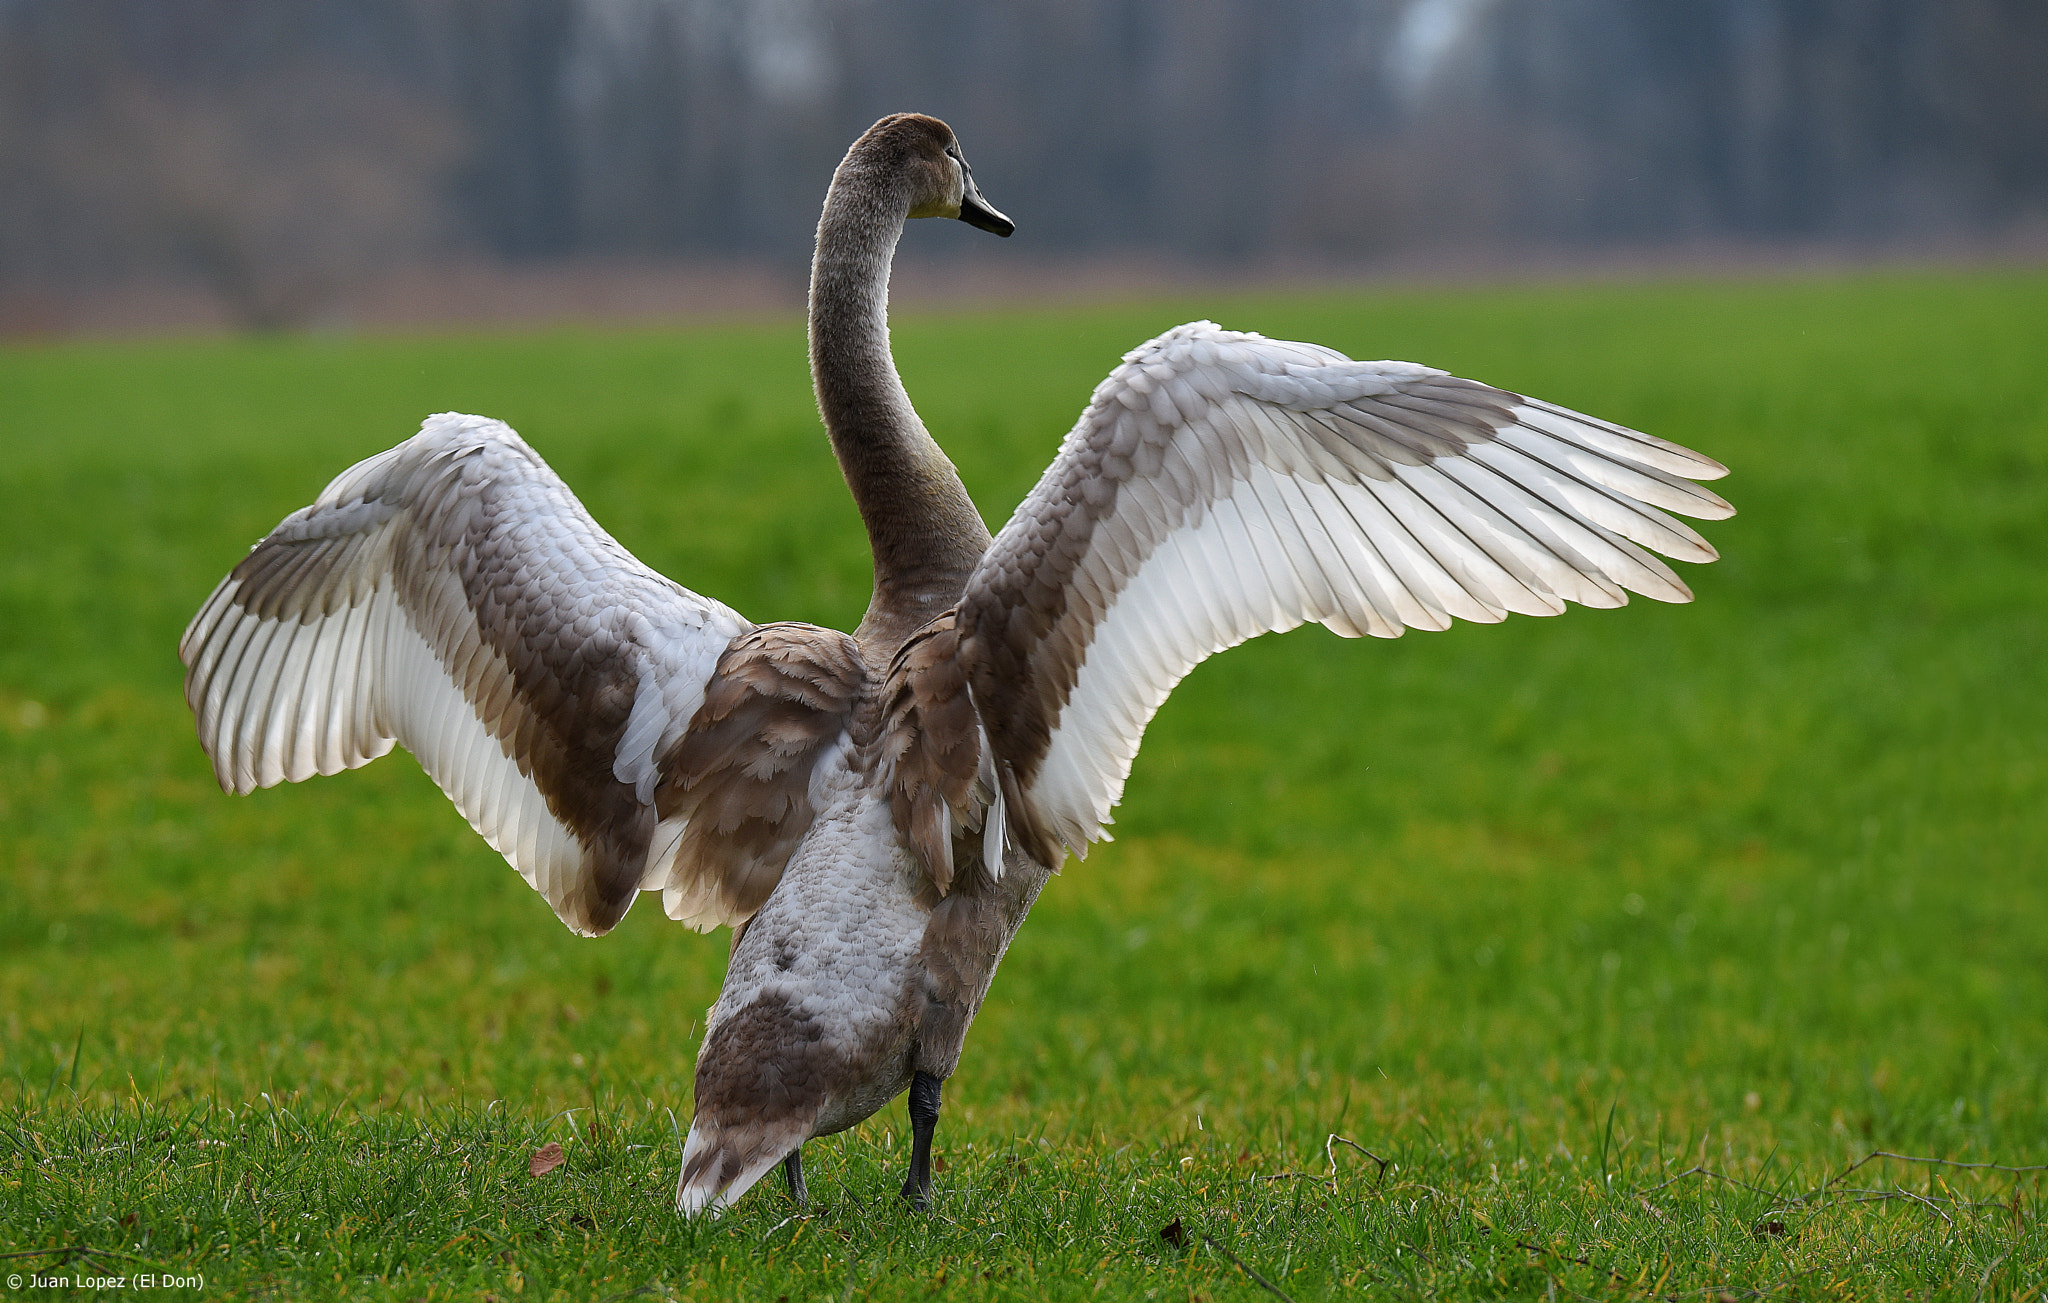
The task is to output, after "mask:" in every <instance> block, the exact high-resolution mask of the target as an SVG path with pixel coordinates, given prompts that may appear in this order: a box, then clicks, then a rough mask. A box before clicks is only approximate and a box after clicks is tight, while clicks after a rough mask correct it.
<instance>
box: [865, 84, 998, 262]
mask: <svg viewBox="0 0 2048 1303" xmlns="http://www.w3.org/2000/svg"><path fill="white" fill-rule="evenodd" d="M855 158H860V159H862V160H863V161H866V162H871V163H873V164H875V165H878V166H880V167H882V168H884V169H886V170H887V171H889V172H890V173H893V174H894V175H895V176H896V177H898V178H899V179H900V180H901V181H902V183H903V184H904V186H905V187H906V188H907V190H908V195H907V196H906V197H907V200H908V203H909V216H911V217H957V218H959V219H960V220H961V221H963V222H965V223H967V224H968V225H969V226H973V227H978V228H980V229H981V230H984V231H993V232H995V233H996V234H997V235H1005V236H1006V235H1008V234H1009V233H1010V232H1012V231H1014V230H1016V229H1017V226H1016V223H1014V222H1012V221H1011V220H1010V219H1009V218H1007V217H1005V216H1003V215H1002V214H1001V213H1000V212H998V211H996V209H995V207H994V206H993V205H992V204H990V203H989V202H988V200H986V199H983V198H982V197H981V191H980V190H979V189H977V188H976V187H975V184H974V169H973V168H971V167H969V166H967V156H966V155H965V154H963V153H961V152H960V141H959V140H958V139H957V138H956V137H955V136H954V135H953V129H952V128H951V127H949V126H947V125H946V124H945V123H943V122H941V121H939V120H938V119H937V118H930V117H926V116H925V115H924V114H922V113H896V114H892V115H890V116H889V117H886V118H883V119H882V120H881V121H880V122H877V123H876V124H875V125H874V126H872V127H869V128H868V129H867V133H866V134H865V135H863V136H862V137H861V138H860V139H859V140H857V141H855V142H854V145H853V149H852V150H851V151H849V153H848V154H847V160H848V161H849V162H851V161H852V160H854V159H855Z"/></svg>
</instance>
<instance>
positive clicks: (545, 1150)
mask: <svg viewBox="0 0 2048 1303" xmlns="http://www.w3.org/2000/svg"><path fill="white" fill-rule="evenodd" d="M567 1161H568V1159H567V1158H566V1157H565V1156H564V1155H563V1153H562V1147H561V1146H560V1145H558V1144H556V1143H555V1142H554V1141H552V1140H550V1141H548V1142H547V1143H546V1144H544V1145H542V1146H541V1147H540V1148H539V1149H536V1150H534V1151H533V1157H532V1158H529V1159H527V1160H526V1174H527V1175H528V1176H546V1175H547V1174H548V1173H549V1172H552V1171H554V1170H555V1169H556V1168H558V1167H560V1166H561V1165H562V1164H563V1163H565V1162H567Z"/></svg>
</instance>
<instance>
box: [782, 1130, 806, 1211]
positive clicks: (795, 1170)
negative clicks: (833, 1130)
mask: <svg viewBox="0 0 2048 1303" xmlns="http://www.w3.org/2000/svg"><path fill="white" fill-rule="evenodd" d="M782 1179H783V1180H785V1181H787V1182H789V1198H790V1202H792V1203H794V1204H795V1205H796V1206H797V1207H799V1208H801V1207H803V1206H804V1205H805V1204H807V1203H809V1202H810V1201H811V1194H810V1191H808V1190H806V1189H804V1149H803V1146H802V1145H798V1146H797V1147H796V1148H795V1149H792V1150H790V1151H789V1157H787V1158H785V1159H783V1160H782Z"/></svg>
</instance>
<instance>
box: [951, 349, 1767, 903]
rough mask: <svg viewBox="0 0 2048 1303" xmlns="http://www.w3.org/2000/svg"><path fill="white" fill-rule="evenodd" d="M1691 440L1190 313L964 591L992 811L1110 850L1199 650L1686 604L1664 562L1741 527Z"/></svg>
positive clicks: (1038, 834) (1067, 454) (1049, 858)
mask: <svg viewBox="0 0 2048 1303" xmlns="http://www.w3.org/2000/svg"><path fill="white" fill-rule="evenodd" d="M1726 473H1727V471H1726V468H1724V467H1722V466H1721V465H1719V464H1718V463H1716V462H1713V461H1710V460H1708V459H1707V458H1705V457H1701V456H1699V455H1698V454H1697V453H1693V452H1690V451H1688V450H1686V449H1684V448H1680V447H1678V446H1677V445H1676V444H1672V443H1667V442H1665V441H1664V440H1661V439H1656V438H1652V437H1651V436H1649V435H1644V434H1639V433H1636V432H1635V431H1633V430H1626V429H1623V428H1621V427H1619V426H1615V425H1610V424H1608V423H1606V422H1604V421H1598V420H1595V419H1593V418H1591V417H1587V416H1582V415H1580V414H1578V413H1576V412H1570V411H1566V410H1565V409H1563V408H1560V407H1554V406H1552V405H1550V404H1548V403H1544V402H1539V401H1537V400H1535V399H1530V398H1524V397H1522V396H1520V395H1518V394H1512V393H1508V392H1506V391H1504V390H1500V389H1494V388H1491V387H1489V386H1486V385H1482V384H1476V383H1474V382H1472V381H1469V380H1460V379H1458V378H1456V377H1454V376H1450V375H1446V374H1445V373H1443V372H1441V371H1435V370H1432V369H1430V368H1428V367H1422V366H1416V365H1414V364H1412V363H1407V362H1355V361H1352V360H1351V359H1350V358H1347V357H1345V356H1343V355H1342V354H1340V353H1336V352H1333V351H1332V350H1330V349H1326V348H1320V347H1317V346H1315V345H1312V344H1292V343H1284V342H1281V341H1278V340H1270V339H1266V338H1263V337H1261V336H1258V335H1248V334H1240V333H1237V332H1235V331H1226V330H1220V329H1218V328H1217V327H1216V326H1215V325H1213V324H1211V323H1209V322H1196V323H1193V324H1191V325H1186V326H1181V327H1178V328H1176V329H1174V330H1172V331H1169V332H1168V333H1167V334H1165V335H1162V336H1160V337H1159V338H1158V339H1155V340H1153V341H1151V342H1150V343H1148V344H1146V345H1144V346H1143V347H1141V348H1139V349H1137V350H1136V351H1134V352H1132V353H1130V354H1128V355H1126V356H1125V358H1124V362H1123V365H1121V366H1119V367H1118V368H1117V369H1116V370H1115V371H1114V372H1113V373H1111V375H1110V376H1109V378H1108V379H1107V380H1105V381H1104V382H1103V383H1102V385H1101V386H1100V387H1099V388H1098V389H1097V390H1096V391H1095V396H1094V399H1093V401H1092V402H1091V403H1090V404H1089V406H1088V409H1087V411H1085V412H1084V413H1083V414H1082V416H1081V420H1080V422H1079V424H1077V425H1076V426H1075V427H1074V430H1073V432H1072V433H1071V434H1069V435H1068V436H1067V439H1066V442H1065V443H1064V444H1063V445H1062V446H1061V449H1060V454H1059V456H1058V458H1057V459H1056V460H1055V461H1054V462H1053V464H1052V467H1051V468H1050V469H1049V470H1048V471H1047V472H1046V473H1045V476H1044V478H1043V479H1041V480H1040V481H1039V482H1038V486H1037V487H1036V488H1035V489H1033V490H1032V492H1031V495H1030V496H1029V497H1028V498H1027V499H1026V500H1025V502H1024V504H1023V505H1022V506H1021V507H1019V508H1018V509H1017V513H1016V514H1015V515H1014V516H1013V517H1012V518H1011V520H1010V522H1009V524H1008V525H1006V526H1005V527H1004V528H1003V531H1002V533H1001V534H999V535H998V536H997V537H996V539H995V542H994V543H993V545H992V546H991V547H990V549H989V551H988V553H987V555H986V556H985V557H984V558H983V560H982V563H981V565H980V566H979V567H978V568H977V569H976V571H975V573H974V575H973V576H972V578H970V579H969V581H968V585H967V592H966V595H965V597H964V598H963V600H962V603H961V607H960V613H959V621H958V623H959V638H960V655H961V658H962V661H963V662H964V664H965V666H966V669H967V676H968V683H969V685H970V687H971V690H972V693H973V699H974V705H975V709H976V713H977V714H978V716H979V717H980V720H981V723H982V725H983V727H984V728H985V730H986V733H987V737H988V739H989V743H990V745H991V748H992V750H993V752H994V759H995V761H996V766H995V767H996V770H997V777H998V780H999V781H998V786H997V791H996V797H997V799H998V801H999V803H1001V804H1005V805H1007V806H1008V807H1009V818H1008V825H1009V827H1010V829H1011V830H1012V832H1013V833H1016V834H1018V835H1021V837H1022V839H1023V841H1024V845H1025V849H1026V850H1027V851H1029V852H1030V853H1031V854H1032V855H1033V856H1034V858H1037V859H1038V860H1039V861H1040V862H1042V863H1045V864H1047V865H1051V866H1056V865H1057V863H1058V860H1059V858H1060V857H1061V856H1062V855H1063V852H1062V851H1061V849H1060V846H1061V844H1062V843H1064V844H1065V846H1066V847H1068V848H1070V849H1072V850H1073V851H1075V852H1076V853H1081V852H1083V851H1085V849H1086V847H1087V844H1088V842H1089V841H1091V840H1093V839H1097V838H1100V837H1103V836H1105V835H1106V834H1105V833H1104V831H1103V825H1105V824H1106V823H1108V822H1109V817H1110V810H1111V809H1112V807H1114V806H1115V805H1116V802H1117V799H1118V798H1119V797H1120V796H1121V795H1122V793H1123V786H1124V780H1125V779H1126V777H1128V776H1129V774H1130V768H1131V760H1132V758H1133V757H1134V756H1135V755H1136V754H1137V750H1138V743H1139V741H1140V739H1141V738H1142V737H1143V735H1144V731H1145V726H1146V725H1147V724H1148V723H1149V722H1150V721H1151V719H1152V716H1153V713H1154V712H1155V711H1157V710H1158V708H1159V705H1160V703H1161V702H1162V701H1164V700H1165V699H1166V694H1167V693H1168V692H1170V691H1172V689H1173V686H1174V685H1175V684H1176V683H1178V682H1179V681H1180V680H1181V678H1182V677H1183V676H1185V675H1186V674H1187V672H1188V671H1189V670H1191V669H1193V668H1194V666H1195V665H1196V664H1197V663H1198V662H1200V661H1201V660H1203V659H1204V658H1206V657H1208V656H1210V655H1212V654H1213V653H1215V652H1218V651H1221V650H1223V649H1224V648H1226V647H1232V646H1235V645H1236V644H1238V643H1240V642H1243V641H1244V640H1245V639H1247V638H1250V637H1253V636H1255V635H1257V634H1260V633H1264V632H1267V631H1275V630H1282V629H1291V628H1293V627H1295V626H1296V625H1299V624H1302V623H1304V622H1306V621H1309V620H1315V621H1319V622H1321V623H1322V624H1324V625H1326V626H1328V627H1329V628H1331V629H1332V630H1334V631H1336V632H1337V633H1340V634H1344V635H1346V636H1349V637H1356V636H1358V635H1360V634H1373V635H1375V636H1378V637H1387V638H1392V637H1398V636H1399V635H1400V634H1401V632H1402V631H1403V630H1404V629H1408V628H1419V629H1442V628H1446V627H1448V626H1449V624H1450V622H1451V620H1452V619H1453V618H1454V617H1455V618H1459V619H1467V620H1476V621H1488V622H1491V621H1497V620H1500V619H1502V618H1504V617H1505V616H1506V615H1507V614H1508V613H1509V612H1510V611H1519V612H1523V613H1525V614H1529V615H1555V614H1557V613H1559V612H1561V611H1563V610H1564V604H1565V602H1567V601H1574V602H1580V603H1583V604H1584V605H1587V606H1620V605H1622V604H1623V603H1624V602H1626V601H1627V600H1628V598H1627V593H1628V592H1630V591H1633V592H1637V593H1642V594H1644V595H1646V596H1649V597H1654V598H1657V599H1659V600H1661V601H1668V602H1683V601H1689V600H1690V599H1691V597H1692V594H1691V592H1690V591H1689V590H1688V589H1687V588H1686V586H1685V585H1684V584H1683V583H1682V582H1680V581H1679V579H1678V576H1677V575H1675V574H1673V573H1672V571H1671V569H1670V568H1669V567H1668V566H1666V565H1665V564H1664V563H1663V562H1662V561H1660V560H1658V559H1657V558H1656V557H1654V556H1652V555H1650V554H1649V552H1648V551H1645V549H1654V550H1656V551H1658V552H1662V553H1664V554H1665V555H1667V556H1671V557H1676V558H1679V559H1682V560H1686V561H1711V560H1713V559H1714V557H1715V552H1714V550H1713V548H1712V547H1710V546H1709V545H1708V544H1707V542H1706V540H1704V539H1702V538H1701V537H1700V536H1699V535H1698V534H1697V533H1695V532H1694V531H1693V530H1692V529H1691V528H1690V527H1688V526H1687V525H1685V524H1683V523H1681V522H1679V521H1677V520H1674V519H1673V518H1672V517H1671V516H1669V515H1667V514H1666V512H1667V511H1677V512H1683V513H1684V514H1686V515H1690V516H1697V517H1701V518H1706V519H1718V518H1721V517H1724V516H1728V515H1731V514H1733V511H1734V509H1733V508H1732V507H1730V506H1729V505H1728V504H1727V503H1726V502H1725V501H1723V500H1722V499H1721V498H1719V497H1718V496H1716V495H1715V494H1713V493H1711V492H1709V491H1707V490H1706V489H1703V488H1701V487H1699V486H1698V485H1696V484H1694V483H1692V482H1691V481H1692V480H1699V479H1713V478H1716V477H1718V476H1721V475H1724V474H1726Z"/></svg>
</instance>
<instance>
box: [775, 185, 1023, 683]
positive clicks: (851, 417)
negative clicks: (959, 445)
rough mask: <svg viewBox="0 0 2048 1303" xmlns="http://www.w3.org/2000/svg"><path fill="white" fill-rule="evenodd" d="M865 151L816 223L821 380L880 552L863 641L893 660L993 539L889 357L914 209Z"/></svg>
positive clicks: (814, 314)
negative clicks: (894, 289) (903, 241)
mask: <svg viewBox="0 0 2048 1303" xmlns="http://www.w3.org/2000/svg"><path fill="white" fill-rule="evenodd" d="M858 153H859V149H858V146H856V151H855V153H854V154H849V155H848V156H847V159H846V161H845V162H844V163H842V164H840V167H839V170H838V172H837V173H835V174H834V176H833V178H832V189H831V191H830V193H828V194H827V195H826V197H825V215H824V216H823V217H822V218H821V219H819V222H818V252H817V256H816V258H815V259H814V260H813V262H812V264H811V378H812V381H813V383H814V384H815V385H816V386H817V391H818V410H819V412H820V413H821V414H822V415H823V416H824V418H825V429H826V430H827V431H828V432H829V433H830V434H831V436H832V450H833V451H834V452H835V453H837V454H838V456H839V466H840V469H841V470H842V471H843V472H845V475H846V484H847V487H848V488H849V489H851V490H852V491H853V500H854V502H855V503H856V504H857V505H858V506H859V507H860V515H861V519H862V520H863V521H864V522H866V524H867V528H868V541H869V544H870V545H871V546H872V547H873V549H874V554H875V592H874V597H873V599H872V600H871V601H870V602H869V604H868V611H867V615H866V616H865V617H864V618H863V619H862V620H861V626H860V629H859V630H858V631H857V632H856V634H855V636H856V637H857V638H859V639H860V641H861V643H862V645H863V646H868V647H875V648H876V649H877V650H880V651H881V652H883V654H885V655H886V654H890V653H893V652H894V650H895V648H896V647H897V646H899V645H900V644H901V643H902V641H903V639H904V638H906V637H908V636H909V635H910V634H911V633H912V632H913V631H915V630H916V629H917V628H919V627H920V626H921V625H923V624H924V623H925V622H926V621H928V620H930V619H931V618H932V617H933V616H935V615H938V614H939V613H940V612H942V611H944V610H945V609H946V608H947V607H949V606H952V605H953V604H954V603H955V602H957V601H958V600H959V598H960V592H961V589H962V588H963V587H964V585H965V584H966V582H967V576H968V574H969V573H970V572H971V571H972V570H973V569H974V564H975V562H977V561H979V560H980V559H981V554H982V552H983V551H985V550H986V549H987V547H988V543H989V535H988V527H987V526H986V525H984V524H983V523H982V519H981V515H980V513H979V512H977V511H975V509H974V503H973V502H972V501H971V500H970V499H969V498H968V496H967V490H966V488H965V487H964V486H963V485H962V484H961V483H960V474H959V472H958V471H956V470H954V469H953V463H952V462H951V461H948V460H947V458H946V454H945V453H944V452H942V451H940V449H939V445H938V444H937V443H935V442H933V440H932V437H931V435H930V434H929V433H927V432H926V430H925V428H924V422H922V421H920V420H919V419H918V417H917V411H916V409H915V408H913V407H912V406H911V405H910V395H909V394H908V393H906V392H904V389H903V381H902V379H901V378H900V377H899V376H898V375H897V374H896V363H895V361H894V360H893V359H892V358H891V357H890V355H889V264H890V261H891V259H892V258H893V257H894V256H895V253H896V241H897V239H898V238H899V237H900V236H901V235H902V234H903V223H904V215H905V213H906V211H907V210H908V208H909V204H908V202H907V201H906V200H905V198H904V197H903V196H902V195H901V194H900V193H898V191H899V188H900V187H899V184H898V182H897V177H896V175H895V174H894V173H893V171H892V170H890V169H887V168H883V167H878V166H873V165H868V164H865V162H864V160H862V159H860V158H859V157H858V156H857V155H858Z"/></svg>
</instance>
